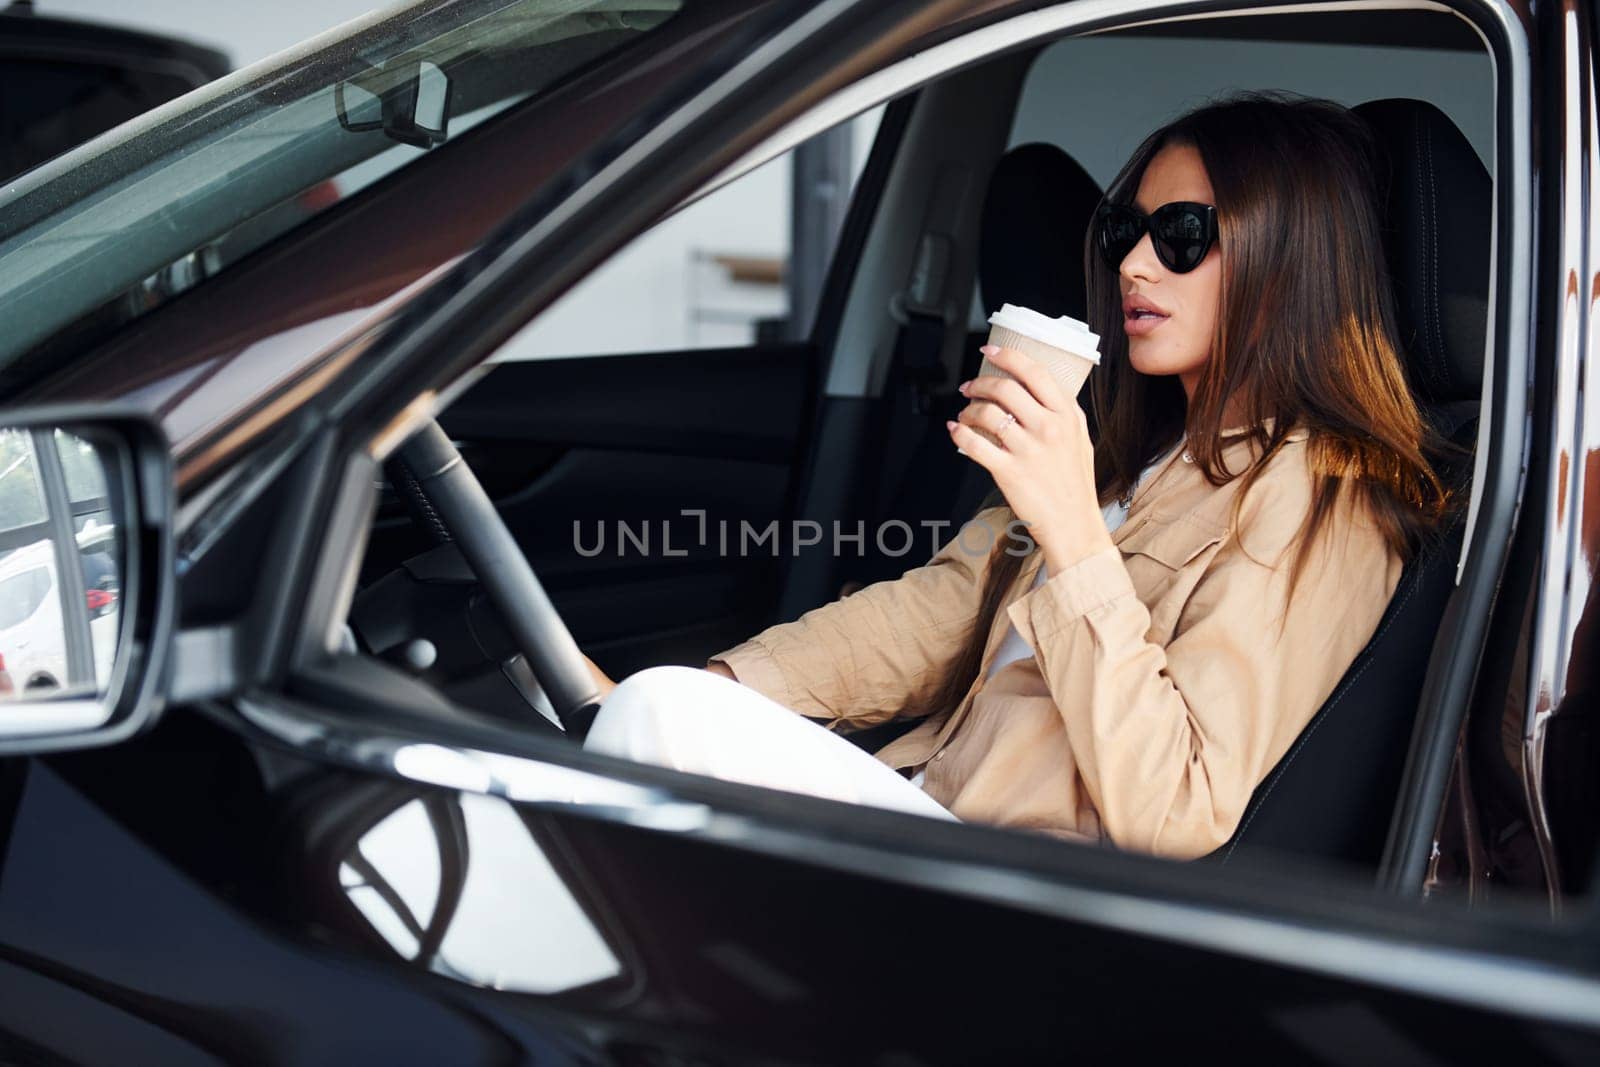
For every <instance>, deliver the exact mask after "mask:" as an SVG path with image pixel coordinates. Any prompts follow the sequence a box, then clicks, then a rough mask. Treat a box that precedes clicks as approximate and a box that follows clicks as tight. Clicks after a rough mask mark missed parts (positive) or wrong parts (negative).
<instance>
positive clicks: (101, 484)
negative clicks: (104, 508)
mask: <svg viewBox="0 0 1600 1067" xmlns="http://www.w3.org/2000/svg"><path fill="white" fill-rule="evenodd" d="M55 433H56V452H57V454H59V455H60V456H61V470H62V473H63V474H65V475H66V479H67V499H68V500H71V501H72V502H73V503H74V504H77V503H81V502H84V501H93V500H103V499H104V498H105V495H106V476H105V463H104V461H103V460H101V459H100V457H99V456H98V455H97V454H96V453H95V449H94V446H93V445H91V444H90V443H89V442H87V441H85V440H84V439H83V438H81V437H75V436H73V435H72V434H69V433H66V432H65V431H62V430H57V431H56V432H55Z"/></svg>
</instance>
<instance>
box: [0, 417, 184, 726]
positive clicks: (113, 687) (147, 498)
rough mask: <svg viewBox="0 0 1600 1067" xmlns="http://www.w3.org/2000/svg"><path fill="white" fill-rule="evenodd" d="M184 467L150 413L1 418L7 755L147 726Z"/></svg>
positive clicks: (0, 561) (161, 654) (162, 645)
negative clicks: (175, 464) (177, 474)
mask: <svg viewBox="0 0 1600 1067" xmlns="http://www.w3.org/2000/svg"><path fill="white" fill-rule="evenodd" d="M172 502H173V488H172V466H171V459H170V454H169V451H168V449H167V444H166V441H165V439H164V437H163V436H162V434H161V431H160V430H159V428H157V426H156V425H155V424H154V423H153V422H151V421H150V420H149V419H148V418H146V417H144V416H142V415H132V414H130V415H107V414H106V413H105V412H104V409H99V410H87V409H82V408H35V409H24V410H22V411H20V412H10V413H6V414H3V415H0V754H10V753H18V752H55V751H61V750H64V749H69V748H82V747H88V746H91V745H100V744H109V743H111V742H114V741H118V740H121V739H122V738H124V737H127V736H129V735H131V734H132V733H134V732H135V731H137V730H138V729H140V728H141V727H142V726H144V725H145V724H146V723H147V722H148V721H149V719H150V717H151V716H152V715H153V714H154V713H155V711H156V710H157V708H158V706H159V696H160V694H159V691H158V689H157V682H158V680H159V678H160V675H161V668H162V664H163V660H164V658H165V654H166V650H167V647H168V645H169V644H170V641H171V635H172V620H173V610H174V581H173V561H172V524H171V515H172Z"/></svg>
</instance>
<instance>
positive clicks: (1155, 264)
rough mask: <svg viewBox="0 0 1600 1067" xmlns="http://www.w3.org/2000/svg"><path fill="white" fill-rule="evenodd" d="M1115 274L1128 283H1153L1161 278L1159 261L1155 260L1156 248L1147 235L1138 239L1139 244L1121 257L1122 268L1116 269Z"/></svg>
mask: <svg viewBox="0 0 1600 1067" xmlns="http://www.w3.org/2000/svg"><path fill="white" fill-rule="evenodd" d="M1117 273H1118V274H1121V275H1122V277H1123V278H1124V279H1126V280H1128V281H1130V282H1154V281H1158V280H1160V278H1161V274H1162V268H1161V261H1160V260H1159V259H1157V258H1156V247H1155V245H1154V244H1153V243H1152V242H1151V240H1150V235H1149V234H1148V233H1147V234H1145V235H1144V236H1143V237H1141V238H1139V243H1138V244H1136V245H1134V246H1133V250H1132V251H1130V252H1129V253H1128V254H1127V255H1126V256H1124V257H1123V260H1122V266H1120V267H1118V268H1117Z"/></svg>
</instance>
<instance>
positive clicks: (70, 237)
mask: <svg viewBox="0 0 1600 1067" xmlns="http://www.w3.org/2000/svg"><path fill="white" fill-rule="evenodd" d="M681 6H682V4H681V0H422V2H415V0H414V2H411V3H406V4H402V5H399V6H396V7H391V8H388V9H386V10H383V11H378V12H374V13H372V14H370V15H367V16H363V17H362V18H360V19H358V20H356V21H354V22H352V23H350V24H349V25H348V26H347V27H345V28H343V29H342V30H340V31H335V34H334V35H333V36H332V37H331V38H321V39H317V40H314V41H313V42H310V43H308V44H307V45H305V46H301V47H300V48H296V49H291V50H290V51H288V52H285V53H283V55H282V56H280V57H278V58H277V59H276V60H268V61H266V63H264V64H260V65H257V66H254V67H250V68H246V69H245V70H243V71H240V72H238V73H236V74H233V75H230V76H228V77H226V78H222V79H220V80H218V81H216V82H213V83H211V84H210V85H208V86H205V87H203V88H201V89H199V90H196V91H195V92H193V93H190V94H188V95H187V96H184V97H182V98H180V99H179V100H176V101H173V102H172V103H170V104H168V105H165V106H163V107H160V108H157V109H155V110H154V111H151V112H148V113H147V114H145V115H142V116H140V117H139V118H138V119H136V120H134V121H132V122H129V123H125V124H124V125H122V126H119V127H118V128H117V129H115V130H113V131H111V132H110V133H107V134H105V135H103V136H101V137H98V138H96V139H95V140H93V141H91V142H89V143H88V144H86V145H83V146H82V147H80V148H78V149H77V150H75V151H73V152H70V153H67V154H66V155H64V156H61V157H59V158H58V159H56V160H54V161H52V162H50V163H47V164H45V165H44V166H41V167H38V168H36V169H34V170H33V171H31V172H29V173H28V174H26V175H24V176H23V177H22V178H20V179H18V180H17V181H16V182H14V183H12V184H11V185H9V186H7V187H5V188H4V190H0V317H3V318H4V320H5V322H6V330H5V332H4V336H0V366H4V365H5V364H6V363H7V362H10V361H11V360H14V359H15V358H17V356H19V355H20V354H22V353H23V352H26V351H27V350H28V349H29V348H30V347H31V346H33V345H35V344H37V343H38V342H39V341H41V340H42V339H44V338H47V337H49V336H50V335H51V334H53V333H55V332H56V331H57V330H59V329H61V328H63V327H64V326H66V325H68V324H70V323H72V322H74V321H77V320H78V319H79V318H81V317H83V316H84V315H85V314H87V313H88V312H90V311H93V310H95V309H99V314H100V316H101V317H109V318H110V319H111V321H113V322H122V321H127V320H129V319H132V318H134V317H136V316H138V315H141V314H143V313H145V312H147V311H148V310H150V309H151V308H153V307H155V306H157V305H159V304H161V303H163V302H164V301H166V300H168V299H170V298H171V297H172V296H174V295H176V294H177V293H179V292H182V291H184V290H186V289H188V288H190V287H192V286H193V285H195V284H197V283H198V282H199V281H201V280H203V279H204V278H205V277H207V276H209V275H211V274H213V273H215V272H216V271H217V270H219V269H221V268H222V267H224V266H226V265H227V263H229V262H231V261H232V260H236V259H238V258H240V257H242V256H244V255H246V254H248V253H249V252H251V251H253V250H254V249H256V248H258V247H260V246H262V245H264V244H265V243H267V242H268V241H270V240H272V239H274V238H275V237H277V236H279V235H280V234H282V233H283V232H285V231H286V230H288V229H290V228H292V227H294V226H296V225H298V224H300V223H302V222H304V221H305V220H306V219H308V218H310V217H311V216H313V215H315V214H317V213H319V212H322V211H325V210H327V209H328V208H329V207H331V206H333V205H334V204H337V203H338V202H340V201H341V200H343V199H345V198H346V197H348V196H350V195H351V194H352V193H354V192H355V191H356V190H358V189H360V188H362V187H363V186H365V185H368V184H371V183H372V182H374V181H377V180H379V179H381V178H382V177H384V176H385V175H387V174H389V173H391V172H393V171H395V170H396V169H399V168H401V167H405V166H409V165H411V164H413V163H414V162H415V161H416V160H418V159H419V158H421V157H422V156H423V155H425V154H426V153H427V152H428V151H429V150H430V149H431V148H433V147H437V145H439V144H440V143H443V142H444V141H445V140H447V139H448V138H450V137H455V136H459V135H460V134H461V133H462V132H463V131H464V130H466V129H468V128H470V127H471V126H473V125H474V124H476V123H478V122H482V121H484V120H486V119H488V118H490V117H492V116H493V115H495V114H496V113H498V112H500V111H503V110H504V109H506V108H508V107H510V106H512V105H514V104H516V103H518V102H520V101H523V100H526V99H529V98H530V97H532V96H533V95H535V94H537V93H539V92H540V91H542V90H545V89H547V88H549V87H551V86H552V85H554V84H555V83H556V82H558V81H560V80H561V79H563V78H564V77H566V76H567V75H568V74H570V73H572V72H573V71H575V70H577V69H579V68H580V67H582V66H584V65H585V64H587V63H590V62H592V61H594V60H595V59H597V58H598V57H600V56H602V55H605V54H607V53H610V52H613V51H616V50H618V49H621V48H624V47H626V46H628V45H629V44H630V43H632V42H633V41H635V40H637V39H638V38H640V37H641V36H643V35H644V34H647V33H648V32H649V31H651V30H653V29H654V28H656V27H657V26H659V25H661V24H662V23H663V22H665V21H666V20H668V19H669V18H671V17H672V15H673V14H674V13H676V11H677V10H678V9H679V8H680V7H681Z"/></svg>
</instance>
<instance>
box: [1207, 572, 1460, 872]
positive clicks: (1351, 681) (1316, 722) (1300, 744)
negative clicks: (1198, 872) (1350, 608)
mask: <svg viewBox="0 0 1600 1067" xmlns="http://www.w3.org/2000/svg"><path fill="white" fill-rule="evenodd" d="M1428 562H1429V563H1431V562H1433V561H1432V560H1429V561H1428ZM1426 570H1427V567H1426V566H1421V567H1418V568H1417V572H1416V577H1415V578H1414V579H1413V580H1412V581H1411V584H1410V585H1408V586H1407V587H1406V593H1405V597H1404V598H1403V599H1401V601H1400V603H1399V604H1398V605H1396V607H1395V609H1394V613H1393V614H1391V615H1390V616H1389V618H1388V619H1387V620H1385V621H1384V624H1383V626H1382V628H1380V629H1379V630H1378V633H1377V634H1376V636H1374V637H1373V638H1372V640H1371V641H1370V642H1368V644H1367V647H1368V648H1375V647H1376V646H1377V644H1378V642H1380V641H1382V640H1383V635H1384V634H1386V633H1388V632H1389V627H1391V626H1393V625H1394V621H1395V619H1397V618H1399V617H1400V613H1401V612H1403V611H1404V610H1405V607H1406V605H1407V604H1408V603H1410V602H1411V596H1412V594H1413V593H1415V592H1416V591H1417V589H1418V588H1419V587H1420V586H1421V585H1422V576H1423V574H1424V573H1425V572H1426ZM1376 658H1377V657H1376V656H1369V657H1368V658H1367V661H1366V662H1365V663H1363V664H1362V665H1361V669H1360V670H1358V671H1356V673H1355V674H1353V675H1352V676H1350V677H1349V678H1347V679H1346V680H1345V681H1344V683H1343V684H1341V685H1340V686H1339V688H1338V689H1337V690H1336V691H1335V692H1334V694H1333V696H1331V697H1329V698H1328V702H1327V704H1325V705H1324V706H1323V709H1322V711H1321V712H1320V713H1319V714H1318V715H1317V716H1316V717H1315V718H1313V719H1312V720H1311V724H1310V725H1309V726H1307V727H1306V729H1305V730H1304V731H1303V732H1302V733H1301V734H1300V737H1299V739H1298V740H1296V741H1295V743H1294V747H1293V748H1292V749H1291V750H1290V751H1289V758H1288V759H1287V760H1286V761H1284V763H1283V765H1282V766H1281V767H1279V768H1277V769H1276V770H1274V771H1273V773H1272V777H1271V780H1270V781H1269V782H1268V783H1267V791H1266V792H1265V793H1263V794H1261V800H1260V801H1259V802H1258V803H1256V804H1253V805H1252V806H1251V808H1250V813H1249V815H1247V816H1246V817H1245V820H1244V825H1242V826H1240V827H1239V829H1238V831H1237V832H1236V833H1235V834H1234V835H1233V840H1232V841H1231V842H1229V844H1228V851H1227V852H1225V853H1224V854H1223V856H1222V861H1223V862H1224V863H1226V862H1227V861H1228V860H1230V859H1232V858H1233V850H1234V849H1236V848H1238V847H1239V839H1240V838H1242V837H1243V836H1244V834H1245V831H1246V830H1248V829H1250V824H1251V823H1252V822H1254V821H1255V817H1256V812H1258V811H1260V810H1261V809H1262V807H1263V806H1265V805H1266V803H1267V800H1268V799H1269V798H1271V796H1272V791H1273V790H1274V789H1276V788H1277V787H1278V781H1279V779H1281V778H1282V777H1283V776H1284V775H1285V774H1287V773H1288V772H1289V768H1290V767H1292V766H1294V761H1295V758H1296V757H1298V756H1299V755H1300V750H1301V749H1302V748H1304V747H1305V746H1306V743H1307V742H1308V741H1310V740H1311V735H1312V734H1314V733H1316V732H1317V727H1319V726H1321V725H1322V723H1323V721H1324V720H1326V719H1327V718H1328V716H1329V715H1331V714H1333V710H1334V708H1335V707H1336V706H1337V705H1338V703H1339V701H1341V700H1343V699H1344V696H1345V694H1346V693H1348V692H1349V691H1350V689H1351V688H1352V687H1353V686H1354V685H1355V684H1356V682H1358V681H1360V680H1361V676H1362V675H1363V674H1366V673H1367V668H1368V667H1370V666H1372V661H1373V660H1374V659H1376Z"/></svg>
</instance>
